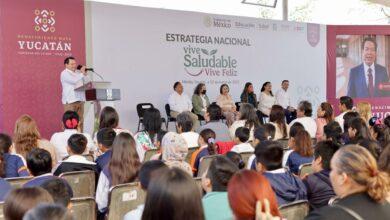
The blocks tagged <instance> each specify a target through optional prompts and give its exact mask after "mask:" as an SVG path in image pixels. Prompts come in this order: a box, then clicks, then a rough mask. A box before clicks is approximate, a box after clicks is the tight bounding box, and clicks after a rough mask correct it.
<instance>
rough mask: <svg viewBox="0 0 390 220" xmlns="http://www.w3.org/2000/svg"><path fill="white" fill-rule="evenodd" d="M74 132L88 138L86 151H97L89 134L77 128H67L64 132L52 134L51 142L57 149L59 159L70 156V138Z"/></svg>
mask: <svg viewBox="0 0 390 220" xmlns="http://www.w3.org/2000/svg"><path fill="white" fill-rule="evenodd" d="M73 134H82V135H84V136H85V137H86V138H87V141H88V142H87V148H86V149H85V152H84V153H89V151H95V150H96V146H95V144H94V142H93V140H92V138H91V136H90V135H89V134H86V133H79V132H78V131H77V130H76V129H65V130H64V131H63V132H56V133H54V134H53V135H52V136H51V139H50V143H52V144H53V145H54V147H55V149H56V153H57V159H58V161H62V159H63V158H65V157H66V156H68V155H69V154H68V151H67V147H68V139H69V138H70V136H72V135H73Z"/></svg>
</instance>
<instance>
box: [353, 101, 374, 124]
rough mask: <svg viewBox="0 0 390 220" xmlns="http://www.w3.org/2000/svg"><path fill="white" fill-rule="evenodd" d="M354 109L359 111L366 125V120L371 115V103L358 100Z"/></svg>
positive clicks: (367, 120)
mask: <svg viewBox="0 0 390 220" xmlns="http://www.w3.org/2000/svg"><path fill="white" fill-rule="evenodd" d="M356 111H357V112H358V113H359V115H360V117H361V118H362V119H363V120H364V121H365V122H366V124H367V125H368V122H369V120H370V118H371V117H372V112H371V104H370V103H369V102H358V103H357V104H356Z"/></svg>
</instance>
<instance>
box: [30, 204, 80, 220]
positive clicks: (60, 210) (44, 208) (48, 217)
mask: <svg viewBox="0 0 390 220" xmlns="http://www.w3.org/2000/svg"><path fill="white" fill-rule="evenodd" d="M74 219H75V218H74V217H73V215H72V213H71V212H70V211H68V210H67V209H66V208H65V207H63V206H61V205H56V204H40V205H37V206H36V207H35V208H33V209H31V210H30V211H28V212H27V213H26V214H25V215H24V217H23V220H74Z"/></svg>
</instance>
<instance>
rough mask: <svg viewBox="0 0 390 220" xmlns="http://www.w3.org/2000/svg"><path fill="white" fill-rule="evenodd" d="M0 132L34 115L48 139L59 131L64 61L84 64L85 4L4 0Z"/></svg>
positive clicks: (0, 31) (75, 0)
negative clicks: (24, 116)
mask: <svg viewBox="0 0 390 220" xmlns="http://www.w3.org/2000/svg"><path fill="white" fill-rule="evenodd" d="M0 37H1V38H0V83H1V86H0V131H5V132H8V133H11V134H12V131H13V128H14V123H15V120H16V119H17V118H18V117H19V116H20V115H22V114H29V115H31V116H32V117H33V118H34V119H35V120H36V121H37V123H38V126H39V129H40V131H41V133H42V135H43V136H44V137H45V138H50V136H49V135H51V134H52V133H53V132H54V131H58V130H59V129H60V128H61V116H62V112H63V107H62V104H61V84H60V73H61V71H62V70H63V68H64V65H63V60H64V58H65V57H67V56H70V55H73V56H75V57H76V58H78V60H79V61H80V62H84V60H85V34H84V3H83V1H82V0H55V1H53V0H34V1H31V0H17V1H15V0H0Z"/></svg>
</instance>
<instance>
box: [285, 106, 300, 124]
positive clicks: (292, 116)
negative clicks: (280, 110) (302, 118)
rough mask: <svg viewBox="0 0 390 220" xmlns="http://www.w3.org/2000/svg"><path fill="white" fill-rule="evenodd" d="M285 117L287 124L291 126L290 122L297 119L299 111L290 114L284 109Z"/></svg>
mask: <svg viewBox="0 0 390 220" xmlns="http://www.w3.org/2000/svg"><path fill="white" fill-rule="evenodd" d="M284 115H285V116H286V123H287V124H290V122H292V121H293V120H294V119H296V118H297V111H293V112H290V111H289V110H288V109H284Z"/></svg>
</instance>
